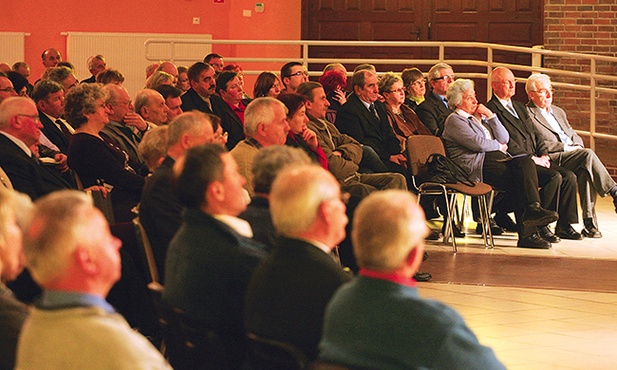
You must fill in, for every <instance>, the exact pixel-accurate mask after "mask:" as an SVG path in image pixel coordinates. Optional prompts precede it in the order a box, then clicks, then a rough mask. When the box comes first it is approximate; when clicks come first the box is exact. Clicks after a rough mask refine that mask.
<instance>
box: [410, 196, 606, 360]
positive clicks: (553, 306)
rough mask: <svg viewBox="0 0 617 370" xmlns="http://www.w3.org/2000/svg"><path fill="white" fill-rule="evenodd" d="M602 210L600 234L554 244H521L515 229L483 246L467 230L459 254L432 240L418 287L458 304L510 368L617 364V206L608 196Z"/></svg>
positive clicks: (425, 294)
mask: <svg viewBox="0 0 617 370" xmlns="http://www.w3.org/2000/svg"><path fill="white" fill-rule="evenodd" d="M609 198H610V197H609ZM597 212H598V219H599V228H600V231H601V232H602V233H603V235H604V237H603V238H601V239H583V240H581V241H572V240H564V241H561V242H560V243H556V244H553V248H551V249H549V250H533V249H524V248H517V247H516V236H515V235H514V234H510V235H507V236H505V237H496V239H495V244H496V246H495V248H494V249H486V248H484V246H483V245H482V240H481V238H480V237H479V236H476V235H474V234H473V233H470V234H468V236H467V237H466V238H460V239H457V240H458V242H459V245H458V253H456V254H454V253H453V251H452V247H451V246H450V245H444V244H443V243H441V242H428V243H427V246H426V250H427V251H428V254H429V259H428V260H427V261H425V262H424V263H423V265H422V267H421V271H427V272H430V273H431V274H432V275H433V279H432V280H431V281H430V282H427V283H420V284H419V290H420V294H421V295H422V296H423V297H425V298H431V299H436V300H439V301H442V302H445V303H446V304H448V305H450V306H451V307H453V308H455V309H456V310H457V311H458V312H459V313H460V314H461V315H462V316H463V318H464V319H465V321H466V322H467V324H468V325H469V326H470V327H471V329H472V330H473V331H474V333H476V335H477V336H478V338H479V339H480V341H481V342H482V343H483V344H485V345H487V346H489V347H491V348H493V350H494V351H495V353H496V355H497V357H498V358H499V359H500V360H501V361H502V362H503V363H504V364H505V365H506V367H507V368H508V369H511V370H512V369H514V370H518V369H520V370H523V369H524V370H534V369H542V370H544V369H580V370H583V369H584V370H589V369H592V370H595V369H598V370H603V369H616V368H617V351H615V344H616V343H617V214H615V210H614V207H613V205H612V201H611V199H606V198H605V199H601V200H600V201H599V204H598V207H597ZM474 228H475V224H474V223H471V224H470V225H469V227H468V229H469V230H468V231H472V229H474ZM575 228H576V229H577V230H580V229H581V228H582V226H581V225H577V226H576V227H575Z"/></svg>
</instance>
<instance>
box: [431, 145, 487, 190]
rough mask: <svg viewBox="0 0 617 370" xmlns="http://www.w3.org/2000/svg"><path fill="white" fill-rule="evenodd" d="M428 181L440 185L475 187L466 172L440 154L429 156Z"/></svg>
mask: <svg viewBox="0 0 617 370" xmlns="http://www.w3.org/2000/svg"><path fill="white" fill-rule="evenodd" d="M426 168H427V174H428V181H430V182H436V183H439V184H456V183H459V182H460V183H462V184H464V185H467V186H475V185H476V183H475V182H474V181H471V179H470V178H469V175H467V173H466V172H465V170H464V169H463V168H462V167H461V166H459V165H458V164H456V163H455V162H454V161H453V160H451V159H450V158H448V157H445V156H443V155H441V154H438V153H433V154H431V155H429V157H428V158H427V160H426Z"/></svg>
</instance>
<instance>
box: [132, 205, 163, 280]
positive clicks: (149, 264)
mask: <svg viewBox="0 0 617 370" xmlns="http://www.w3.org/2000/svg"><path fill="white" fill-rule="evenodd" d="M133 226H134V227H135V235H136V236H137V244H139V248H138V249H139V254H140V256H141V262H142V265H143V267H144V270H145V271H148V272H149V275H150V280H149V281H147V283H150V282H154V283H159V271H158V269H157V268H156V260H155V259H154V253H153V252H152V246H151V245H150V240H149V239H148V235H146V230H145V229H144V227H143V226H142V225H141V222H140V221H139V217H135V218H134V219H133Z"/></svg>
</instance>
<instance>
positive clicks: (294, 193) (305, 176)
mask: <svg viewBox="0 0 617 370" xmlns="http://www.w3.org/2000/svg"><path fill="white" fill-rule="evenodd" d="M339 193H340V189H339V185H338V182H337V181H336V179H335V178H334V176H332V174H331V173H330V172H328V171H327V170H324V169H323V168H321V167H320V166H318V165H304V166H293V167H288V168H286V169H284V170H283V171H282V172H281V173H280V174H279V175H278V177H277V178H276V180H274V183H273V184H272V191H271V192H270V211H271V213H272V223H273V224H274V227H275V228H276V230H277V231H278V232H279V233H280V234H281V235H285V236H295V235H298V234H299V233H302V232H304V231H306V230H307V229H308V228H309V227H310V225H311V224H313V222H315V219H316V217H317V214H318V211H319V206H320V205H321V203H322V202H323V201H325V200H328V199H334V198H336V197H338V196H339Z"/></svg>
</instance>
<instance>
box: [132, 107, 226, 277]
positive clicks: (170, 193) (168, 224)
mask: <svg viewBox="0 0 617 370" xmlns="http://www.w3.org/2000/svg"><path fill="white" fill-rule="evenodd" d="M212 118H216V117H214V116H212V115H207V114H205V113H202V112H198V111H194V112H186V113H183V114H181V115H179V116H178V117H176V118H175V119H174V120H173V121H171V123H170V124H169V128H168V131H167V143H168V149H167V156H166V157H165V159H164V160H163V163H161V165H160V166H159V167H157V169H156V170H155V171H154V174H153V175H152V176H151V177H149V178H147V179H146V185H145V186H144V190H143V192H142V194H141V205H140V206H139V217H140V220H141V223H142V225H143V226H144V229H145V230H146V234H147V235H148V239H149V240H150V244H151V245H152V251H153V253H154V259H155V261H156V267H157V269H158V271H159V276H160V278H161V282H164V266H165V255H166V253H167V247H168V246H169V242H170V241H171V238H172V237H173V236H174V234H175V233H176V231H177V230H178V228H179V227H180V224H181V223H182V211H183V210H184V207H183V206H182V204H180V202H179V201H178V198H177V197H176V192H175V191H174V187H173V185H172V183H173V166H174V164H175V163H176V160H177V159H178V158H180V157H181V156H182V155H183V154H184V153H185V152H186V151H187V150H188V149H190V148H192V147H194V146H197V145H202V144H206V143H211V142H212V141H213V139H214V132H213V130H212V123H211V122H210V120H211V119H212Z"/></svg>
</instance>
